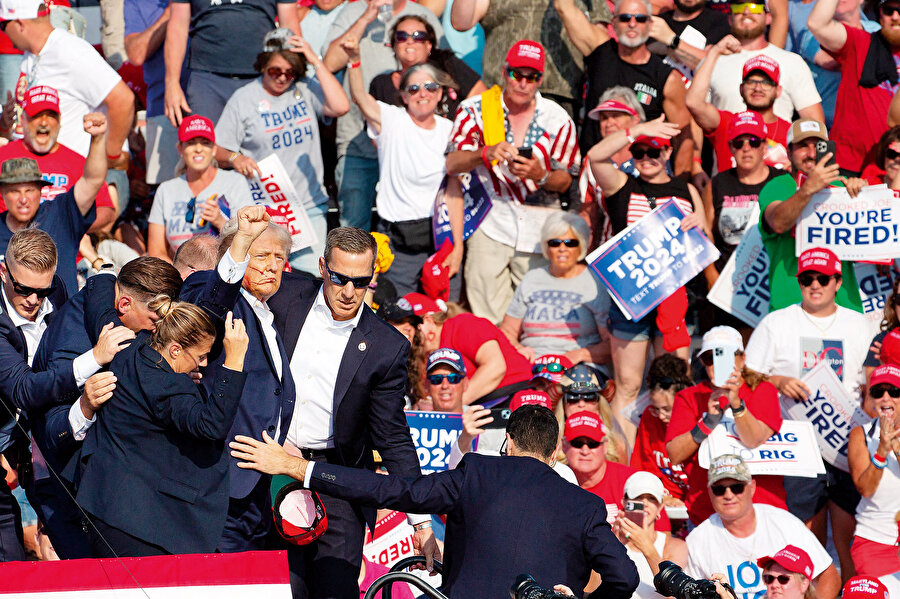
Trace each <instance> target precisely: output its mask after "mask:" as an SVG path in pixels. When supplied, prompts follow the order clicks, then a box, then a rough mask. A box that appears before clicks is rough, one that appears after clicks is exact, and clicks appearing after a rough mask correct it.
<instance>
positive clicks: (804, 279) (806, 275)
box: [797, 272, 834, 287]
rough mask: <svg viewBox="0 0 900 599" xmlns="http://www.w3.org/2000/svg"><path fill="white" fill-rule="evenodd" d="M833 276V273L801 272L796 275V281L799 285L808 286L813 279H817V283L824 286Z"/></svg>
mask: <svg viewBox="0 0 900 599" xmlns="http://www.w3.org/2000/svg"><path fill="white" fill-rule="evenodd" d="M833 278H834V275H823V274H818V273H817V274H813V273H811V272H801V273H800V274H799V275H797V282H798V283H800V286H801V287H809V286H810V285H812V284H813V281H818V282H819V285H821V286H822V287H825V286H826V285H828V283H829V282H830V281H831V279H833Z"/></svg>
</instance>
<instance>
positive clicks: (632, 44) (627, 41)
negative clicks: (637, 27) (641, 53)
mask: <svg viewBox="0 0 900 599" xmlns="http://www.w3.org/2000/svg"><path fill="white" fill-rule="evenodd" d="M648 39H650V34H649V33H648V34H646V35H642V36H640V37H636V38H629V37H626V36H624V35H620V36H619V43H620V44H622V45H623V46H625V47H626V48H640V47H641V46H643V45H644V44H646V43H647V40H648Z"/></svg>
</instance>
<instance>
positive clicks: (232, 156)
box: [228, 152, 241, 165]
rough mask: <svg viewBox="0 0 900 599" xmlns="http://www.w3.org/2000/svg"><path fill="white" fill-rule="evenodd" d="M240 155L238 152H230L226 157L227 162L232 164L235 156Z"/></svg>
mask: <svg viewBox="0 0 900 599" xmlns="http://www.w3.org/2000/svg"><path fill="white" fill-rule="evenodd" d="M240 155H241V153H240V152H232V153H231V156H229V157H228V162H230V163H231V164H232V165H233V164H234V159H235V158H237V157H238V156H240Z"/></svg>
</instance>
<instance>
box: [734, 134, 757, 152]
mask: <svg viewBox="0 0 900 599" xmlns="http://www.w3.org/2000/svg"><path fill="white" fill-rule="evenodd" d="M762 142H763V140H761V139H760V138H758V137H744V138H740V137H739V138H737V139H732V140H731V141H730V142H729V143H730V144H731V147H732V148H734V149H735V150H740V149H742V148H743V147H744V146H746V145H747V144H750V147H751V148H754V149H756V148H758V147H759V146H761V145H762Z"/></svg>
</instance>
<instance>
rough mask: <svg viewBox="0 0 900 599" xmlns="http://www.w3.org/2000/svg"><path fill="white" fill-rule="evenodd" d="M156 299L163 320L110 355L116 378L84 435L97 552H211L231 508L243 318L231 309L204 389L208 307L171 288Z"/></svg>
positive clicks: (210, 333)
mask: <svg viewBox="0 0 900 599" xmlns="http://www.w3.org/2000/svg"><path fill="white" fill-rule="evenodd" d="M150 308H151V309H152V310H154V311H156V313H157V314H158V315H159V320H158V321H157V323H156V330H155V331H154V332H153V333H152V334H151V333H150V332H148V331H143V332H141V333H140V334H138V336H137V338H136V340H135V341H134V342H133V343H132V344H131V345H130V346H129V347H128V348H126V349H125V350H123V351H121V352H120V353H119V354H118V355H117V356H116V358H115V359H114V360H113V362H112V363H111V365H110V370H111V371H112V372H113V373H114V374H115V375H116V378H117V381H116V388H115V391H114V392H113V397H112V399H111V400H110V401H109V402H108V403H107V404H106V405H105V406H104V408H103V410H101V411H100V413H99V415H98V419H97V424H95V425H94V426H93V427H92V428H91V429H90V432H89V437H92V439H91V440H86V441H85V446H86V447H93V448H94V451H93V453H92V454H91V455H90V460H89V461H88V463H87V468H86V469H85V471H84V474H83V476H82V480H81V486H80V487H79V489H78V502H79V504H80V505H81V506H83V507H84V509H85V510H87V512H88V513H89V514H90V518H91V520H92V522H93V523H94V525H95V526H96V530H95V529H93V527H92V528H91V533H90V536H91V543H92V546H93V550H94V552H95V555H96V556H97V557H114V556H128V557H138V556H145V555H162V554H169V553H212V552H213V551H215V549H216V544H217V543H218V541H219V539H220V538H221V536H222V530H223V528H224V525H225V515H226V513H227V511H228V481H227V476H228V456H227V455H226V453H225V452H224V449H225V445H224V441H225V436H226V435H227V434H228V430H229V429H230V428H231V424H232V421H233V420H234V416H235V414H236V412H237V408H238V401H239V400H240V397H241V392H242V390H243V388H244V382H245V380H246V374H245V373H244V372H242V370H243V364H244V355H245V353H246V351H247V344H248V337H247V333H246V331H245V329H244V324H243V323H242V322H241V321H240V320H235V319H232V315H231V313H230V312H229V313H228V316H227V318H226V321H225V327H224V328H225V333H224V339H223V342H222V343H223V347H224V351H225V364H224V366H225V367H224V368H223V369H222V370H221V373H220V374H219V376H218V378H217V380H216V383H215V390H216V392H215V393H214V394H207V392H206V391H205V390H204V388H203V387H202V386H200V385H197V384H195V383H194V382H193V380H192V379H191V376H190V373H192V372H195V371H197V370H198V369H199V368H201V367H202V366H205V365H206V363H207V356H208V354H209V352H210V349H211V348H212V346H213V342H214V341H215V338H216V326H215V324H214V323H213V321H212V319H211V317H210V316H209V315H207V313H206V312H204V311H203V310H202V309H201V308H199V307H197V306H195V305H193V304H189V303H186V302H175V301H172V300H170V299H169V298H168V297H167V296H158V297H157V298H156V299H154V300H153V301H152V302H151V303H150ZM94 324H95V323H88V326H89V327H91V328H93V327H94ZM110 498H115V500H114V501H111V500H110ZM98 531H99V534H98Z"/></svg>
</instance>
